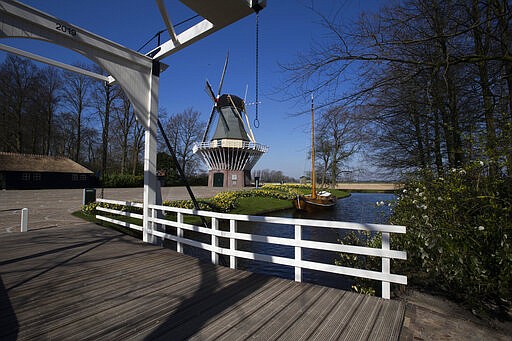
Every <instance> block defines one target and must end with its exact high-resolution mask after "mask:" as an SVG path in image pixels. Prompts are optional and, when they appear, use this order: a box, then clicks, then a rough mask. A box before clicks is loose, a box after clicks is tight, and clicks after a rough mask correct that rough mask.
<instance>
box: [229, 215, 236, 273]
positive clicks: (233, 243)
mask: <svg viewBox="0 0 512 341" xmlns="http://www.w3.org/2000/svg"><path fill="white" fill-rule="evenodd" d="M229 232H230V233H231V234H235V233H236V220H234V219H231V220H230V221H229ZM229 250H230V251H231V253H232V254H231V255H230V256H229V267H230V268H231V269H236V257H235V255H234V254H233V253H234V252H235V250H236V239H235V237H230V238H229Z"/></svg>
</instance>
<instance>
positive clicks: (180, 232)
mask: <svg viewBox="0 0 512 341" xmlns="http://www.w3.org/2000/svg"><path fill="white" fill-rule="evenodd" d="M176 218H177V219H176V221H177V222H178V227H177V228H176V236H177V237H178V241H177V242H176V252H179V253H183V244H182V243H181V242H180V241H179V239H180V238H183V229H182V228H181V224H183V213H181V212H178V213H177V217H176Z"/></svg>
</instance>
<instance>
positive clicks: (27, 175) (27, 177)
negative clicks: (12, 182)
mask: <svg viewBox="0 0 512 341" xmlns="http://www.w3.org/2000/svg"><path fill="white" fill-rule="evenodd" d="M21 180H22V181H30V173H21Z"/></svg>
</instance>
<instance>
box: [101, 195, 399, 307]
mask: <svg viewBox="0 0 512 341" xmlns="http://www.w3.org/2000/svg"><path fill="white" fill-rule="evenodd" d="M98 201H99V202H102V203H106V204H116V205H119V204H122V203H124V204H125V205H127V206H132V207H139V208H141V207H142V205H141V204H136V203H132V202H121V201H117V200H107V199H98ZM149 209H150V211H151V214H150V217H149V222H150V223H151V224H152V225H153V229H152V233H153V235H154V236H156V237H159V238H162V239H167V240H172V241H175V242H176V245H177V246H176V250H177V251H178V252H180V253H183V245H189V246H192V247H196V248H200V249H203V250H206V251H209V252H210V253H211V261H212V263H215V264H218V262H219V255H226V256H229V266H230V267H231V268H236V261H237V259H238V258H244V259H250V260H257V261H264V262H270V263H274V264H280V265H287V266H292V267H294V272H295V281H298V282H300V281H302V269H310V270H317V271H324V272H329V273H334V274H340V275H349V276H355V277H362V278H368V279H373V280H378V281H381V282H382V297H383V298H387V299H389V298H390V296H391V293H390V291H391V289H390V287H391V286H390V283H398V284H407V276H404V275H397V274H392V273H391V259H402V260H404V259H407V253H406V252H405V251H399V250H391V249H390V233H406V227H405V226H398V225H384V224H358V223H351V222H340V221H326V220H310V219H295V218H282V217H263V216H250V215H238V214H226V213H216V212H210V211H200V210H193V209H184V208H176V207H169V206H159V205H150V206H149ZM98 211H101V212H105V213H110V214H117V215H121V216H128V217H133V218H137V219H142V215H140V214H136V213H130V212H125V211H119V210H115V209H112V208H100V207H99V206H98ZM157 211H161V212H172V213H176V220H167V219H162V218H157V217H158V215H157V214H156V212H157ZM184 215H193V216H200V217H206V218H211V224H210V226H211V227H210V228H206V227H204V226H199V225H191V224H187V223H185V222H184V219H183V218H184ZM96 217H97V218H98V219H102V220H107V221H110V222H113V223H118V224H120V225H122V226H125V227H130V228H135V229H137V230H140V226H138V225H134V224H129V223H125V222H122V221H119V220H116V219H112V218H108V217H103V216H101V215H99V214H98V215H97V216H96ZM220 220H226V221H229V231H223V230H220V229H219V221H220ZM239 221H244V222H255V223H271V224H278V225H288V227H287V228H293V229H294V234H293V237H290V238H286V237H274V236H266V235H258V234H251V233H241V232H237V222H239ZM157 225H161V226H170V227H175V228H176V234H169V233H166V232H162V231H158V230H157V229H156V228H155V227H156V226H157ZM303 226H310V227H313V228H314V227H328V228H332V229H345V230H359V231H371V232H377V233H382V247H381V248H371V247H364V246H355V245H344V244H340V243H337V242H335V243H329V242H319V241H312V240H304V239H302V227H303ZM184 230H188V231H195V232H199V233H202V234H205V235H208V236H209V238H210V242H209V243H206V242H199V241H197V240H192V239H188V238H185V237H184V236H183V231H184ZM219 238H225V239H229V247H228V248H225V247H222V246H220V243H219ZM237 240H245V241H252V242H260V243H269V244H276V245H282V246H288V247H294V257H293V258H288V257H283V256H272V255H267V254H260V253H254V252H248V251H241V250H238V249H237V247H236V241H237ZM303 248H307V249H315V250H325V251H334V252H343V253H351V254H357V255H364V256H373V257H381V258H382V270H381V271H380V272H379V271H371V270H364V269H356V268H350V267H345V266H339V265H334V264H325V263H318V262H313V261H306V260H303V259H302V249H303Z"/></svg>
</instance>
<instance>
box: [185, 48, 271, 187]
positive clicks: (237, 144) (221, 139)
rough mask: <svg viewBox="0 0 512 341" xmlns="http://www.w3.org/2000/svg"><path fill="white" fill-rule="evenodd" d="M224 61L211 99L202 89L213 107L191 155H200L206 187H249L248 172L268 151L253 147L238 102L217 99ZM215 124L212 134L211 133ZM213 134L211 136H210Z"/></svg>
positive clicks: (229, 97) (243, 110)
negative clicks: (206, 168) (217, 89)
mask: <svg viewBox="0 0 512 341" xmlns="http://www.w3.org/2000/svg"><path fill="white" fill-rule="evenodd" d="M227 61H228V58H226V64H225V65H224V71H223V74H222V78H221V83H220V86H219V92H218V95H217V96H215V95H214V93H213V90H212V88H211V85H210V83H209V82H208V81H206V89H207V92H208V94H209V95H210V97H211V98H212V99H213V101H214V104H213V108H212V112H211V114H210V118H209V120H208V125H207V126H206V130H205V132H204V135H203V140H202V141H201V142H200V143H196V144H195V146H194V153H197V154H199V155H201V157H202V159H203V161H204V163H205V164H206V166H207V167H208V186H210V187H244V186H249V185H250V184H251V170H252V168H253V167H254V165H255V164H256V162H258V160H259V159H260V157H261V156H262V155H263V154H264V153H266V152H267V151H268V147H267V146H264V145H261V144H259V143H256V140H255V138H254V134H253V133H252V129H251V127H250V124H249V117H248V115H247V111H246V108H245V102H244V100H243V99H242V98H240V97H238V96H235V95H230V94H223V95H220V91H221V88H222V83H223V80H224V75H225V72H226V67H227ZM212 123H216V127H215V130H211V129H210V128H211V126H212ZM211 131H213V134H211V137H210V132H211Z"/></svg>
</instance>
